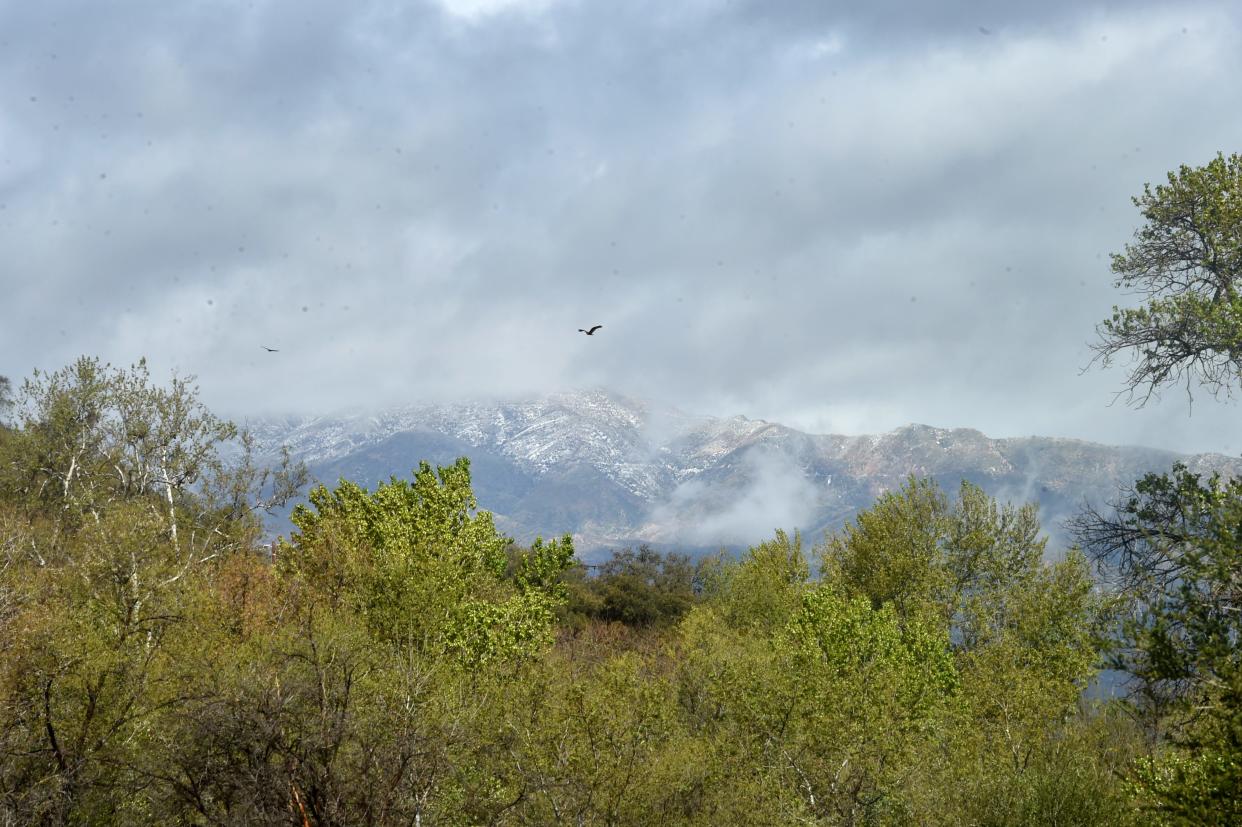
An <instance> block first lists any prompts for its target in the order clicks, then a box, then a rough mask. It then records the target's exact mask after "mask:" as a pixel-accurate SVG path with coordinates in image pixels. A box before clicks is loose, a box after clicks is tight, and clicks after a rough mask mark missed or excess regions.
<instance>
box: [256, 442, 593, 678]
mask: <svg viewBox="0 0 1242 827" xmlns="http://www.w3.org/2000/svg"><path fill="white" fill-rule="evenodd" d="M309 500H310V505H309V507H308V506H306V505H299V506H297V507H296V508H295V509H294V510H293V516H292V520H293V524H294V526H296V527H297V529H298V530H297V531H296V532H294V533H293V536H292V538H291V540H290V542H289V543H285V544H284V546H283V547H282V548H281V550H280V552H279V555H278V557H279V560H280V565H281V567H282V569H283V570H284V571H285V572H286V573H287V574H288V575H289V576H291V577H296V578H298V579H300V580H302V581H304V582H306V583H307V584H309V585H311V586H312V587H314V588H316V589H317V590H319V591H321V593H323V594H324V595H325V596H327V597H329V598H330V599H331V600H333V601H334V603H337V604H340V605H342V606H345V607H346V608H349V609H352V610H354V611H357V612H358V613H359V614H361V615H362V616H363V617H364V618H365V619H366V621H367V623H368V624H369V626H370V628H371V629H372V630H373V632H374V633H375V634H376V636H377V637H378V638H380V639H381V640H384V641H387V642H389V643H392V644H394V645H397V646H401V647H412V648H414V649H416V650H418V651H420V652H424V653H428V654H448V653H452V654H453V655H454V656H456V657H459V658H461V659H462V660H463V661H465V662H471V663H476V664H477V663H481V662H486V661H490V660H493V659H497V658H499V659H502V660H503V659H507V658H510V657H517V656H520V655H522V654H531V653H534V652H537V651H539V650H540V649H541V648H542V647H543V646H544V645H545V644H547V643H548V642H550V640H551V635H552V626H553V621H554V619H555V611H556V609H557V608H558V607H559V606H560V604H561V603H562V601H563V600H564V590H563V587H562V586H561V584H560V572H561V571H562V570H563V569H564V568H566V567H568V565H569V563H570V560H571V558H572V556H573V544H572V541H571V539H570V538H569V537H568V536H565V537H564V538H562V539H561V540H559V541H553V542H551V543H548V544H545V543H543V542H542V541H538V542H536V543H535V545H534V546H532V548H531V550H530V552H529V553H528V554H527V555H526V556H525V558H524V559H523V560H522V561H521V563H520V565H519V568H518V572H517V576H516V578H515V579H514V580H513V581H506V579H505V572H506V569H507V568H508V565H509V559H508V557H507V555H506V549H507V547H508V546H509V544H510V541H509V539H508V538H507V537H505V536H504V535H502V534H500V533H499V532H498V531H497V530H496V526H495V523H494V522H493V520H492V515H491V513H489V512H487V511H476V510H475V509H476V507H477V505H478V503H477V501H476V500H475V498H474V493H473V491H471V488H470V461H469V459H467V458H466V457H461V458H459V459H458V460H457V461H456V462H455V463H454V464H453V465H450V466H442V467H440V468H438V469H436V470H432V468H431V465H430V464H429V463H426V462H423V463H420V464H419V468H418V470H417V471H416V472H415V473H414V478H413V480H402V479H398V478H396V477H393V478H391V479H390V480H389V481H388V482H385V483H380V484H379V486H378V487H377V488H376V489H375V491H368V490H366V489H365V488H362V487H361V486H358V485H356V484H354V483H352V482H348V481H346V480H342V481H341V482H340V484H339V485H337V487H336V488H335V489H333V490H329V489H328V488H327V487H325V486H322V485H320V486H317V487H315V488H314V489H312V490H311V492H310V495H309Z"/></svg>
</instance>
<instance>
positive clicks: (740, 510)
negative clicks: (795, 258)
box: [250, 389, 1242, 556]
mask: <svg viewBox="0 0 1242 827" xmlns="http://www.w3.org/2000/svg"><path fill="white" fill-rule="evenodd" d="M250 427H251V428H252V430H253V431H254V433H255V435H256V437H257V438H258V439H259V443H260V445H261V446H266V447H267V448H269V449H273V450H274V449H275V448H276V447H277V446H279V445H282V444H283V445H288V446H289V448H290V451H291V453H292V454H293V456H294V457H296V458H299V459H302V460H304V461H305V462H306V463H307V465H308V467H309V468H310V470H311V472H312V476H314V477H315V478H317V479H319V480H322V481H324V482H325V483H328V484H332V483H334V482H335V481H336V479H337V478H338V477H344V478H347V479H351V480H354V481H355V482H358V483H359V484H364V485H368V486H373V485H375V484H376V483H378V482H379V481H380V480H384V479H388V478H389V477H390V476H392V475H397V476H405V475H408V474H409V473H410V471H411V470H412V469H413V468H416V467H417V464H418V462H419V461H420V460H424V459H425V460H428V461H430V462H433V463H434V464H446V463H447V462H451V461H452V460H453V459H454V458H456V456H462V455H464V456H468V457H470V459H471V462H472V478H473V480H474V482H475V491H476V495H477V497H478V500H479V504H480V507H481V508H485V509H487V510H489V511H492V512H493V513H494V514H495V515H496V518H497V522H498V524H499V525H500V526H501V527H502V528H503V529H504V530H505V531H506V532H508V533H510V534H511V535H512V536H514V537H515V538H516V539H518V540H520V541H529V540H530V539H533V537H534V536H536V535H543V536H549V535H559V534H562V533H570V534H573V535H574V537H575V540H576V542H577V543H578V546H579V549H580V551H582V552H583V553H584V554H586V555H588V556H589V555H591V554H597V553H600V552H601V551H602V550H603V549H606V548H609V547H618V546H621V545H632V544H636V543H642V542H647V543H651V544H653V545H656V546H667V547H680V548H684V549H690V550H707V549H712V548H718V547H721V546H723V547H728V548H737V547H744V546H745V545H747V544H750V543H753V542H756V541H757V540H760V539H763V538H764V537H766V536H770V535H771V533H772V532H773V531H774V530H775V529H776V528H784V529H787V530H792V529H800V530H802V531H803V532H804V533H807V534H809V535H819V534H822V533H823V532H824V531H831V530H835V529H838V528H840V525H841V523H843V522H844V521H845V520H847V519H849V518H851V517H852V516H853V515H854V514H856V513H857V511H858V510H860V509H862V508H866V507H867V506H869V505H870V504H871V503H872V502H874V500H875V498H876V497H878V496H880V495H882V494H883V493H884V492H885V491H889V490H892V489H893V488H896V487H897V486H899V485H900V484H901V483H902V482H903V481H904V480H905V479H906V478H907V477H909V476H910V475H915V476H930V477H933V478H935V479H936V480H937V481H938V482H940V483H941V485H942V486H945V487H946V488H947V489H950V490H952V489H955V488H956V487H957V485H958V484H959V483H960V482H961V480H963V479H966V480H969V481H970V482H973V483H976V484H979V485H980V486H981V487H983V488H984V490H985V491H987V492H988V493H989V494H990V495H992V496H995V497H998V498H999V499H1003V500H1013V501H1019V502H1026V501H1035V502H1038V503H1039V505H1040V507H1041V516H1043V518H1044V524H1045V528H1046V529H1047V530H1048V531H1049V533H1050V535H1052V537H1053V540H1054V545H1062V546H1063V545H1064V544H1065V543H1066V542H1067V540H1068V538H1066V537H1065V536H1063V533H1062V532H1061V531H1060V529H1059V528H1058V526H1057V525H1054V524H1052V523H1054V522H1056V521H1059V520H1063V519H1064V518H1065V517H1067V516H1070V515H1071V514H1072V513H1074V512H1075V511H1076V510H1077V509H1079V508H1081V506H1082V505H1083V504H1084V503H1085V502H1091V503H1093V504H1095V505H1102V504H1104V503H1105V502H1107V501H1109V500H1111V499H1116V497H1117V495H1118V493H1119V492H1120V490H1121V488H1122V487H1123V486H1125V485H1128V484H1132V483H1133V482H1134V481H1135V480H1136V479H1138V478H1139V477H1140V476H1142V474H1144V473H1147V472H1148V471H1165V470H1168V469H1169V468H1170V467H1171V466H1172V465H1173V463H1174V462H1176V461H1182V462H1185V463H1186V464H1187V466H1188V467H1190V469H1191V470H1192V471H1196V472H1199V473H1213V472H1218V473H1222V474H1223V475H1226V476H1232V475H1237V474H1240V473H1242V460H1239V459H1235V458H1230V457H1227V456H1224V455H1221V454H1195V455H1183V454H1178V453H1176V452H1173V451H1166V450H1162V449H1154V448H1146V447H1142V446H1108V445H1102V444H1100V443H1094V442H1089V441H1086V440H1080V439H1073V438H1066V437H1040V436H1027V437H1006V438H991V437H988V436H987V435H986V434H984V433H983V432H981V431H978V430H976V429H973V428H939V427H934V426H930V425H923V424H917V423H912V424H909V425H904V426H901V427H899V428H895V429H893V430H891V431H888V432H884V433H880V434H864V435H849V436H847V435H840V434H811V433H806V432H803V431H800V430H798V429H795V428H791V427H789V426H786V425H782V424H780V423H777V422H770V421H767V420H762V419H749V418H746V417H743V416H733V417H726V418H721V417H712V416H703V415H694V414H687V413H685V412H682V411H680V410H677V409H676V408H673V407H671V406H661V405H658V404H656V403H653V402H650V401H646V400H641V399H635V398H633V397H627V396H623V395H621V394H615V393H611V392H609V391H605V390H602V389H593V390H589V391H578V392H561V393H556V394H548V395H547V396H544V397H536V398H532V399H525V400H518V401H513V402H461V403H446V404H427V405H409V406H404V407H401V408H393V409H388V410H385V411H379V412H375V413H372V414H361V413H356V414H347V415H338V416H320V417H285V418H283V419H266V420H257V421H255V422H252V423H250ZM813 539H818V536H814V537H813Z"/></svg>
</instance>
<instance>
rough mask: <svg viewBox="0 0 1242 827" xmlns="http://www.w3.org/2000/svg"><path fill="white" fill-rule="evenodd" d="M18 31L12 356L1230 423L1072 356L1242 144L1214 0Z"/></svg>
mask: <svg viewBox="0 0 1242 827" xmlns="http://www.w3.org/2000/svg"><path fill="white" fill-rule="evenodd" d="M1001 8H1003V9H1004V13H1003V15H1002V14H1001V13H1000V12H999V11H998V10H999V9H1001ZM933 9H934V11H933ZM979 27H984V28H986V29H987V30H988V32H989V33H988V34H983V33H981V32H980V31H979ZM0 32H3V33H4V34H2V35H0V41H2V42H0V206H2V209H0V249H3V250H4V251H5V256H4V261H3V263H0V281H2V282H3V284H2V287H3V292H4V297H5V298H4V305H3V307H4V309H3V310H2V311H0V314H2V318H3V322H4V323H3V324H2V325H0V353H3V354H4V361H3V364H0V373H7V374H10V375H13V376H22V375H25V374H26V373H28V372H29V370H30V369H31V368H33V367H36V366H38V367H56V366H58V365H60V364H63V363H65V362H67V361H68V360H70V359H72V358H73V357H74V356H75V355H77V354H79V353H83V352H85V353H91V354H99V355H102V356H104V357H106V358H109V359H112V360H114V361H118V362H129V361H133V360H135V359H137V358H138V357H139V356H142V355H146V356H148V357H149V358H150V359H151V361H152V363H153V365H154V366H155V367H156V368H157V369H159V370H163V369H171V368H174V367H175V368H178V369H179V370H181V371H182V372H190V373H195V374H197V375H198V376H199V377H200V380H201V384H202V386H203V389H204V393H205V395H206V396H207V398H208V400H209V401H210V402H212V403H213V404H215V405H217V406H218V407H220V408H221V409H222V410H225V411H226V412H228V413H231V414H233V415H243V416H244V415H247V414H252V413H260V412H271V411H290V410H292V411H307V410H323V409H334V408H341V407H346V406H378V405H384V404H392V403H407V402H415V401H423V400H428V399H435V398H440V399H445V398H460V397H463V396H489V395H518V394H525V393H537V392H541V391H547V390H552V389H557V388H565V387H574V386H582V385H596V384H598V385H604V386H607V387H611V388H614V389H616V390H619V391H622V392H626V393H631V394H637V395H646V396H653V397H656V398H660V399H662V400H665V401H667V402H671V403H674V404H676V405H678V406H679V407H682V408H685V409H689V410H699V411H704V412H711V413H720V414H731V413H735V412H738V413H746V414H747V415H750V416H758V417H765V418H769V419H774V420H778V421H785V422H788V423H789V424H791V425H794V426H796V427H800V428H803V429H808V430H820V431H825V430H833V431H845V432H859V431H877V430H884V429H888V428H891V427H895V426H897V425H900V424H903V423H905V422H909V421H922V422H928V423H931V424H937V425H945V426H971V427H978V428H980V429H982V430H984V431H985V432H988V433H990V434H992V435H996V436H1004V435H1019V434H1029V433H1046V434H1050V435H1067V436H1077V437H1083V438H1089V439H1098V440H1101V441H1106V442H1132V443H1145V444H1151V445H1157V446H1162V447H1170V448H1176V449H1184V450H1202V449H1215V450H1223V451H1233V452H1236V451H1238V450H1240V449H1242V429H1240V428H1239V426H1238V424H1237V422H1238V418H1237V416H1236V414H1237V409H1236V406H1235V405H1233V404H1218V403H1214V402H1211V401H1210V400H1207V399H1204V400H1202V401H1201V402H1199V403H1198V404H1197V405H1196V408H1195V412H1194V416H1193V418H1191V417H1188V416H1187V409H1186V405H1185V402H1184V399H1183V398H1182V396H1181V395H1179V394H1178V393H1177V392H1171V393H1170V394H1168V395H1167V399H1166V400H1164V401H1163V402H1162V403H1161V404H1160V405H1156V406H1152V407H1150V408H1149V409H1147V410H1144V411H1142V412H1134V411H1131V410H1128V409H1125V408H1124V406H1120V405H1118V406H1113V407H1108V402H1109V401H1110V400H1111V398H1112V392H1113V391H1114V390H1115V389H1116V388H1117V387H1118V386H1119V383H1120V380H1121V376H1122V373H1121V371H1109V372H1104V371H1098V370H1096V371H1091V372H1088V373H1086V374H1080V372H1079V371H1080V368H1082V367H1083V366H1084V365H1085V364H1086V362H1087V360H1088V358H1089V352H1088V350H1087V348H1086V346H1085V343H1086V342H1087V341H1088V340H1089V339H1090V338H1091V330H1092V327H1093V325H1094V323H1095V322H1096V321H1098V320H1099V319H1101V318H1104V317H1105V316H1106V315H1107V314H1108V312H1109V308H1110V306H1111V305H1112V304H1114V303H1120V302H1124V300H1125V299H1124V297H1122V296H1119V295H1117V294H1116V293H1115V292H1114V290H1113V288H1112V287H1111V285H1110V277H1109V273H1108V269H1107V254H1108V252H1109V251H1113V250H1118V249H1120V247H1121V246H1122V245H1123V244H1124V243H1125V242H1126V241H1127V240H1128V238H1129V236H1130V234H1131V233H1132V232H1133V230H1134V228H1135V227H1136V226H1137V221H1138V215H1137V213H1136V211H1135V210H1134V209H1133V207H1132V206H1131V205H1130V203H1129V197H1130V196H1131V195H1133V194H1135V193H1136V192H1138V191H1139V190H1140V188H1141V186H1142V183H1143V182H1144V181H1156V180H1159V179H1161V178H1162V177H1163V175H1164V173H1165V172H1166V171H1167V170H1169V169H1172V168H1175V167H1176V166H1177V165H1179V164H1181V163H1202V162H1204V161H1205V160H1207V159H1208V158H1210V157H1211V156H1212V155H1213V154H1214V153H1215V152H1217V151H1226V152H1228V151H1234V150H1236V149H1237V142H1238V140H1239V136H1240V135H1242V114H1239V111H1238V109H1237V107H1231V106H1222V105H1220V100H1221V95H1222V94H1223V92H1222V90H1227V89H1229V88H1231V83H1232V79H1233V78H1234V77H1236V76H1238V75H1239V74H1242V48H1239V45H1240V43H1242V37H1240V35H1242V19H1240V18H1239V16H1238V14H1237V12H1236V11H1234V10H1232V7H1231V6H1230V5H1229V4H1225V3H1210V2H1209V3H1200V4H1194V5H1187V4H1171V3H1144V4H1134V3H1125V4H1122V3H1110V4H1095V5H1092V6H1090V7H1081V6H1080V5H1079V4H1070V3H1068V2H1066V3H1044V4H1029V5H1023V6H1014V5H1012V4H1009V5H1006V6H1004V7H1000V6H997V5H995V4H983V3H968V2H960V3H954V4H948V5H946V4H934V6H933V5H931V4H921V3H914V2H897V0H892V1H891V2H888V3H884V4H862V3H838V4H822V3H783V4H771V3H763V4H759V3H741V4H736V3H732V4H727V3H718V2H709V0H703V2H692V3H684V4H666V3H655V2H636V3H616V4H614V3H608V4H585V3H572V2H568V0H451V1H450V0H444V2H441V3H432V2H427V3H422V4H384V3H378V2H376V3H359V4H345V5H342V4H336V3H326V2H324V3H318V2H298V3H293V2H288V1H287V0H286V1H284V2H276V1H272V2H257V3H252V4H240V3H239V4H233V5H224V4H216V5H209V6H183V5H179V4H154V3H151V4H142V3H134V4H125V5H123V6H114V7H108V8H105V7H102V6H99V5H98V4H90V3H79V4H57V5H56V7H55V8H50V7H46V6H42V5H40V4H7V5H5V6H0ZM587 323H592V324H594V323H603V324H604V325H605V329H604V331H602V334H603V335H601V336H597V337H593V338H592V339H590V340H587V339H586V338H585V337H582V336H581V335H580V334H576V333H574V331H575V330H576V328H577V327H579V326H582V325H584V324H587ZM260 344H267V345H270V346H275V347H279V348H280V349H281V353H280V354H273V355H268V354H266V353H264V352H263V351H261V350H260V349H259V345H260Z"/></svg>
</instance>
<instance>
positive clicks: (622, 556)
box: [565, 545, 700, 629]
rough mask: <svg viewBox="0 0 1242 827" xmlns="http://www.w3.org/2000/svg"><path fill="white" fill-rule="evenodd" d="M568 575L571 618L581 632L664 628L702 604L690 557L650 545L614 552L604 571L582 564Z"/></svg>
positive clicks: (603, 565)
mask: <svg viewBox="0 0 1242 827" xmlns="http://www.w3.org/2000/svg"><path fill="white" fill-rule="evenodd" d="M590 569H594V573H593V574H592V573H591V571H590ZM566 574H567V579H566V587H567V591H568V596H569V602H568V605H567V606H566V610H565V611H566V617H567V619H568V622H569V623H570V625H572V626H574V627H575V628H578V629H581V628H583V627H584V626H585V625H587V624H589V623H592V622H605V623H623V624H625V625H626V626H630V627H633V628H636V629H645V628H665V627H668V626H670V625H672V624H674V623H676V622H677V621H678V620H679V619H680V618H681V617H682V616H683V615H684V614H685V613H686V612H687V611H689V609H690V607H691V606H692V605H694V603H695V602H696V601H697V600H698V588H699V580H700V571H699V567H698V566H695V565H694V564H693V563H692V562H691V561H690V558H688V557H686V556H685V555H681V554H677V553H675V552H669V553H667V554H660V553H659V552H657V551H655V550H654V549H652V548H651V547H650V546H647V545H643V546H640V547H639V549H638V551H634V550H632V549H628V548H627V549H621V550H618V551H614V552H613V553H612V556H611V557H610V558H609V559H608V560H607V561H605V562H604V563H603V564H601V565H599V566H594V567H590V568H588V567H587V566H585V565H581V564H579V565H577V566H575V567H574V568H573V570H572V571H569V572H567V573H566Z"/></svg>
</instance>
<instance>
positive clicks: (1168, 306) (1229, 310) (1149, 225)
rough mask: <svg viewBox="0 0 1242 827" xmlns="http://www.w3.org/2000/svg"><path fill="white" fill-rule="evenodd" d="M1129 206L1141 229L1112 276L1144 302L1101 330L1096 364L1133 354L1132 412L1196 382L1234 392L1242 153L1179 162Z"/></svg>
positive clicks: (1238, 357) (1241, 355) (1240, 343)
mask: <svg viewBox="0 0 1242 827" xmlns="http://www.w3.org/2000/svg"><path fill="white" fill-rule="evenodd" d="M1133 200H1134V205H1135V206H1136V207H1138V208H1139V210H1140V211H1141V212H1142V215H1143V218H1144V219H1145V223H1144V224H1143V225H1142V226H1141V227H1140V228H1139V229H1138V230H1137V231H1136V232H1135V236H1134V241H1133V243H1131V244H1127V245H1126V247H1125V250H1124V251H1123V252H1121V253H1118V254H1114V255H1113V257H1112V270H1113V274H1114V275H1115V276H1116V282H1115V285H1116V286H1117V287H1118V288H1122V289H1125V290H1127V291H1129V292H1131V293H1132V294H1134V295H1137V296H1140V297H1141V298H1142V299H1143V304H1142V305H1141V306H1139V307H1126V308H1122V307H1114V308H1113V315H1112V317H1111V318H1109V319H1106V320H1105V321H1103V322H1101V323H1100V324H1099V326H1098V327H1097V333H1098V334H1099V341H1098V342H1097V343H1096V344H1095V345H1094V349H1095V352H1096V355H1097V358H1099V359H1100V360H1101V361H1102V362H1103V363H1104V364H1105V365H1107V364H1109V363H1111V362H1112V361H1113V360H1114V359H1115V358H1117V357H1118V356H1119V355H1121V354H1123V353H1130V354H1131V355H1132V356H1133V358H1134V364H1133V366H1132V367H1131V368H1130V371H1129V374H1128V376H1127V379H1126V385H1127V388H1128V394H1129V398H1130V400H1131V401H1134V402H1137V403H1138V404H1139V405H1142V404H1144V403H1146V402H1147V401H1148V400H1149V399H1151V397H1152V396H1153V395H1154V394H1155V393H1157V392H1158V391H1159V390H1161V389H1162V388H1164V387H1166V386H1169V385H1174V384H1178V383H1182V382H1184V383H1185V385H1186V389H1187V392H1188V393H1190V392H1191V388H1192V385H1193V384H1194V383H1198V384H1200V385H1202V386H1203V387H1204V388H1206V389H1207V390H1208V391H1209V392H1210V393H1212V394H1220V393H1222V392H1223V393H1230V392H1232V390H1233V389H1234V386H1235V385H1236V384H1237V383H1238V381H1239V379H1240V378H1242V155H1238V154H1237V153H1234V154H1232V155H1229V156H1228V157H1225V156H1224V155H1223V154H1218V155H1217V157H1216V158H1214V159H1212V160H1211V161H1209V162H1208V163H1207V164H1205V165H1203V166H1201V167H1190V166H1185V165H1183V166H1181V167H1180V168H1178V170H1177V171H1176V172H1170V173H1169V175H1168V181H1167V183H1165V184H1158V185H1157V186H1155V187H1154V188H1153V187H1152V186H1151V185H1150V184H1148V185H1145V186H1144V187H1143V194H1142V195H1141V196H1139V197H1137V198H1135V199H1133Z"/></svg>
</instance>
